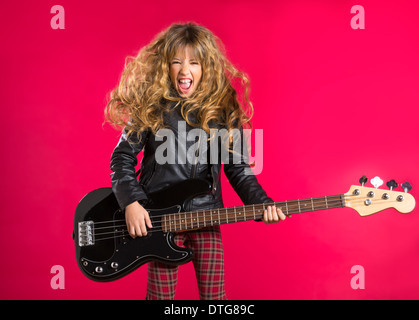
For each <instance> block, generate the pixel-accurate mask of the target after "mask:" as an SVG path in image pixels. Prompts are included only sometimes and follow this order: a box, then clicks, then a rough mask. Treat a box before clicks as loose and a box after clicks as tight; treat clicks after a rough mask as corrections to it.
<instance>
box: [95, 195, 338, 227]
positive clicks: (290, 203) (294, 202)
mask: <svg viewBox="0 0 419 320" xmlns="http://www.w3.org/2000/svg"><path fill="white" fill-rule="evenodd" d="M337 196H338V195H337ZM337 196H335V197H337ZM332 197H333V196H332ZM345 199H346V198H345ZM304 200H305V201H310V200H307V199H304ZM299 201H303V200H291V201H279V202H266V203H259V204H255V205H247V206H244V207H246V208H247V209H248V210H245V211H248V212H252V211H253V207H254V208H255V210H266V208H265V206H271V205H273V204H276V205H278V204H279V203H285V202H286V203H287V204H286V205H285V206H284V205H282V206H281V208H285V209H286V208H287V207H288V209H289V208H294V207H295V208H298V207H301V205H302V203H301V202H300V203H299ZM316 201H318V202H316ZM341 202H342V200H341V198H340V196H339V199H329V200H327V204H331V205H334V203H341ZM321 203H323V204H324V203H325V201H324V197H323V198H313V206H316V205H319V204H321ZM258 206H262V207H263V208H259V207H258ZM293 206H294V207H293ZM306 207H307V208H308V207H311V201H310V204H308V206H307V205H306ZM240 208H243V206H236V207H228V208H214V209H201V210H196V211H188V212H173V213H166V214H162V215H152V217H154V218H161V217H164V216H166V215H168V214H195V213H199V212H201V211H202V212H204V211H212V210H217V211H218V210H236V209H240ZM302 209H304V208H302ZM325 209H326V208H325ZM225 213H226V212H224V213H222V212H220V214H225ZM228 214H230V213H228ZM120 221H125V219H119V220H108V221H99V222H95V223H93V224H94V225H97V224H103V223H113V222H120Z"/></svg>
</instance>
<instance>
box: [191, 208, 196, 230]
mask: <svg viewBox="0 0 419 320" xmlns="http://www.w3.org/2000/svg"><path fill="white" fill-rule="evenodd" d="M192 214H193V212H192V211H191V227H192V229H195V222H196V219H194V218H193V216H192Z"/></svg>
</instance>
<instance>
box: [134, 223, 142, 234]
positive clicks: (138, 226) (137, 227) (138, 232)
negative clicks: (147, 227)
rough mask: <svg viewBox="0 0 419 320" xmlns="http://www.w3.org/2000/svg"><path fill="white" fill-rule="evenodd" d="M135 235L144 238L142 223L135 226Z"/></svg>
mask: <svg viewBox="0 0 419 320" xmlns="http://www.w3.org/2000/svg"><path fill="white" fill-rule="evenodd" d="M135 234H136V235H137V236H138V237H142V236H143V233H142V231H141V226H140V223H139V222H137V223H136V224H135Z"/></svg>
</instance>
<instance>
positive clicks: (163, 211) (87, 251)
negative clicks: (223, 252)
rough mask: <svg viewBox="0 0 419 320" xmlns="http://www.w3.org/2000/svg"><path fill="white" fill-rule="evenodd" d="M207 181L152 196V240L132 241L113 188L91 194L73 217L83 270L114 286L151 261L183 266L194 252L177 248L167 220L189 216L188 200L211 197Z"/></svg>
mask: <svg viewBox="0 0 419 320" xmlns="http://www.w3.org/2000/svg"><path fill="white" fill-rule="evenodd" d="M210 190H211V185H210V184H209V183H208V182H205V181H203V180H197V179H194V180H186V181H183V182H181V183H178V184H176V185H174V186H171V187H168V188H166V189H164V190H162V191H159V192H155V193H153V194H149V195H148V198H149V201H148V203H147V204H146V205H145V208H146V209H147V211H148V212H149V214H150V218H151V220H152V224H153V228H152V229H149V230H148V233H147V236H145V237H137V238H135V239H133V238H132V237H131V236H130V235H129V234H128V232H127V230H126V224H125V214H124V211H123V210H121V209H120V207H119V205H118V203H117V200H116V198H115V196H114V194H113V192H112V189H111V188H100V189H96V190H94V191H92V192H90V193H88V194H87V195H86V196H85V197H84V198H83V199H82V200H81V201H80V203H79V204H78V206H77V208H76V213H75V217H74V232H73V238H74V244H75V249H76V259H77V263H78V265H79V268H80V270H81V271H82V272H83V273H84V274H85V275H86V276H87V277H88V278H89V279H91V280H94V281H101V282H107V281H113V280H116V279H119V278H121V277H123V276H125V275H127V274H128V273H130V272H132V271H134V270H135V269H137V268H138V267H140V266H141V265H143V264H145V263H147V262H149V261H160V262H164V263H168V264H176V265H179V264H183V263H187V262H189V261H190V260H191V259H192V257H193V252H192V250H190V249H188V248H181V247H179V246H177V245H176V244H175V243H174V241H173V238H174V234H173V233H172V232H163V231H162V228H161V219H162V217H164V216H166V215H170V214H174V213H178V212H182V211H185V210H186V208H187V205H188V203H189V201H190V200H191V199H192V198H193V197H195V196H197V195H202V194H205V193H208V192H210Z"/></svg>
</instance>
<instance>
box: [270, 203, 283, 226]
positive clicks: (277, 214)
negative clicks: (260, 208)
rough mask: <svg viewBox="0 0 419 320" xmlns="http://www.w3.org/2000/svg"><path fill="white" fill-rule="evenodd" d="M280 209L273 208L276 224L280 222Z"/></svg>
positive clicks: (273, 217)
mask: <svg viewBox="0 0 419 320" xmlns="http://www.w3.org/2000/svg"><path fill="white" fill-rule="evenodd" d="M279 210H281V209H279V208H276V207H275V206H273V207H272V220H273V222H274V223H277V222H279Z"/></svg>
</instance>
